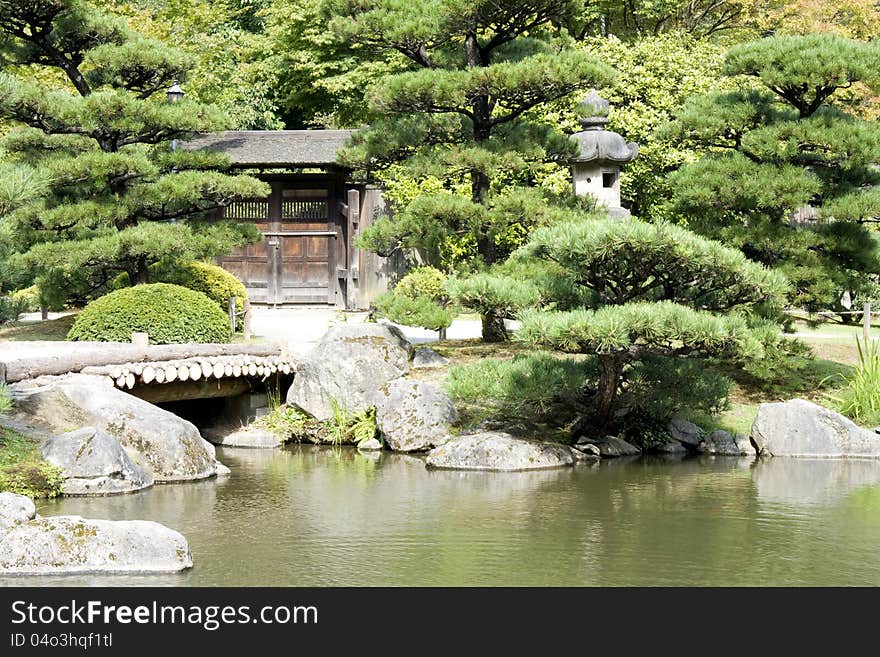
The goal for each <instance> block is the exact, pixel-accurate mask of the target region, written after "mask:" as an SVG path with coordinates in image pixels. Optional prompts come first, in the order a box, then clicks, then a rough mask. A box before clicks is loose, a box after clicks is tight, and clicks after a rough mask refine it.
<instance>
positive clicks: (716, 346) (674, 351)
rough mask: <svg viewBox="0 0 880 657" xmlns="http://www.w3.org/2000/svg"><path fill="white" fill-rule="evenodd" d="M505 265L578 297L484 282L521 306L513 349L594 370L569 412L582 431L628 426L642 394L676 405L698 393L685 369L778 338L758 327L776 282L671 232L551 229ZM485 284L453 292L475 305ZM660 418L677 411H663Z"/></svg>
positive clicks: (655, 227) (511, 282)
mask: <svg viewBox="0 0 880 657" xmlns="http://www.w3.org/2000/svg"><path fill="white" fill-rule="evenodd" d="M512 260H523V261H526V262H528V261H536V262H538V263H544V264H545V266H549V267H551V268H552V269H553V270H554V271H555V273H556V275H555V276H554V277H553V278H545V279H544V280H553V281H555V284H556V285H559V281H564V282H565V283H566V284H567V286H568V287H569V288H570V289H574V290H577V291H578V293H579V295H578V296H572V295H571V294H570V293H569V294H568V297H567V298H566V297H564V296H560V295H559V294H558V293H557V292H555V291H553V290H552V289H547V288H546V285H545V283H544V282H542V279H541V278H540V277H539V278H532V279H513V278H510V277H507V276H503V275H502V276H495V277H494V286H495V290H494V295H495V297H496V300H495V303H503V302H504V301H503V300H504V299H505V298H507V299H509V300H512V301H509V302H508V303H510V304H511V305H512V306H513V307H516V306H520V307H523V306H526V307H527V306H528V305H531V306H533V307H532V308H527V309H526V310H523V311H521V312H520V318H521V319H522V322H523V324H522V328H521V329H520V331H519V332H518V333H517V339H521V340H524V341H527V342H530V343H532V344H535V345H540V346H542V347H548V348H551V349H554V350H558V351H562V352H566V353H573V354H588V355H590V356H593V357H595V358H596V359H597V361H598V370H597V374H596V376H595V378H593V379H590V380H588V381H585V382H584V387H583V390H584V395H583V398H582V400H581V403H582V408H583V409H584V422H583V423H582V424H583V425H584V426H585V427H587V428H588V430H589V431H591V432H595V433H597V434H599V435H602V433H603V432H608V431H614V430H619V429H621V428H622V427H624V426H626V425H627V423H628V421H629V420H630V419H631V417H632V416H633V415H635V416H636V417H639V415H640V413H641V412H642V411H643V410H644V409H643V408H641V406H642V403H643V401H640V400H645V399H647V398H649V397H651V395H647V394H646V391H648V390H653V391H657V390H662V391H665V393H664V395H665V397H667V398H668V399H669V400H672V399H676V400H680V399H681V398H682V396H683V395H682V394H681V393H682V389H683V388H684V387H685V386H684V382H687V381H690V382H691V383H690V384H688V386H687V387H689V388H691V389H694V388H699V386H698V385H697V383H696V382H697V379H698V378H699V374H700V371H701V369H702V366H701V365H700V364H699V363H694V361H693V360H692V359H694V358H702V357H714V358H727V359H736V358H741V357H744V356H747V355H755V354H756V353H757V352H759V351H760V350H761V348H762V344H763V343H764V342H766V335H764V334H765V333H766V332H768V331H770V332H773V333H778V328H776V327H775V326H774V325H773V324H772V322H771V323H769V324H768V323H767V322H768V321H769V320H763V319H761V318H762V317H772V316H773V314H774V313H775V312H777V311H778V308H779V306H780V305H781V302H782V299H783V296H784V292H785V288H786V284H785V281H784V279H783V278H782V277H781V276H780V275H779V274H777V273H776V272H773V271H771V270H768V269H765V268H764V267H762V266H761V265H759V264H757V263H754V262H751V261H749V260H748V259H746V257H745V256H744V255H743V254H742V253H741V252H739V251H737V250H735V249H731V248H729V247H725V246H723V245H721V244H719V243H718V242H714V241H711V240H707V239H705V238H703V237H700V236H697V235H694V234H693V233H691V232H690V231H688V230H686V229H684V228H681V227H678V226H674V225H671V224H665V223H658V224H648V223H644V222H641V221H637V220H635V219H632V220H624V221H619V220H611V219H599V220H597V219H581V220H578V221H571V222H566V223H561V224H558V225H556V226H550V227H547V228H542V229H540V230H537V231H536V232H535V233H533V235H532V237H531V239H530V240H529V242H528V243H527V244H526V245H525V246H524V247H523V248H522V249H521V250H520V251H519V252H517V254H515V255H514V256H513V258H512ZM486 285H487V281H486V280H475V281H474V280H471V281H464V282H463V283H461V284H460V292H463V293H470V294H472V295H476V294H477V293H478V292H479V289H480V288H481V287H485V286H486ZM530 289H531V292H530V291H529V290H530ZM536 289H537V292H538V293H537V294H536V293H535V290H536ZM456 296H457V298H459V299H461V298H462V297H463V296H464V295H463V294H459V295H456ZM530 296H531V299H532V300H531V302H530V303H529V297H530ZM673 383H674V384H675V385H674V386H673V385H672V384H673ZM661 396H662V395H661ZM656 397H657V395H656V393H654V394H653V398H654V399H655V401H656ZM654 407H655V409H656V407H657V404H654ZM663 408H664V409H665V412H674V411H675V410H680V409H677V408H676V407H675V404H673V403H670V402H669V401H667V402H665V403H664V405H663Z"/></svg>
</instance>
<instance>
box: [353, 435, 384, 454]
mask: <svg viewBox="0 0 880 657" xmlns="http://www.w3.org/2000/svg"><path fill="white" fill-rule="evenodd" d="M357 448H358V449H360V450H363V451H365V452H374V451H377V450H380V449H382V443H380V442H379V441H378V440H376V439H375V438H370V439H369V440H364V441H363V442H360V443H358V444H357Z"/></svg>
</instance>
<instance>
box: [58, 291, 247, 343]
mask: <svg viewBox="0 0 880 657" xmlns="http://www.w3.org/2000/svg"><path fill="white" fill-rule="evenodd" d="M133 331H145V332H147V333H149V335H150V342H151V343H152V344H174V343H186V342H229V341H230V340H231V339H232V329H231V328H230V326H229V318H228V317H227V316H226V315H225V314H224V313H223V312H222V311H221V310H220V309H219V308H218V307H217V304H215V303H214V302H213V301H211V300H210V299H209V298H208V297H207V296H205V295H204V294H202V293H201V292H196V291H195V290H190V289H187V288H185V287H181V286H180V285H170V284H168V283H151V284H149V285H136V286H134V287H129V288H125V289H122V290H116V291H115V292H111V293H110V294H107V295H105V296H103V297H101V298H99V299H96V300H95V301H92V302H91V303H90V304H89V305H88V306H86V307H85V308H84V309H83V311H82V312H81V313H80V314H79V315H78V316H77V318H76V321H75V322H74V323H73V326H72V327H71V329H70V332H69V333H68V334H67V339H68V340H96V341H99V342H129V341H130V340H131V334H132V332H133Z"/></svg>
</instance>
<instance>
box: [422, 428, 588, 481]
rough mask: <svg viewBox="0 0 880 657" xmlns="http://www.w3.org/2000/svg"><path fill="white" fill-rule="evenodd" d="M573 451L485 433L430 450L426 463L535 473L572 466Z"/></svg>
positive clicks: (459, 467) (441, 466)
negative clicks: (545, 469) (534, 471)
mask: <svg viewBox="0 0 880 657" xmlns="http://www.w3.org/2000/svg"><path fill="white" fill-rule="evenodd" d="M572 451H573V450H572V449H571V448H570V447H568V446H567V445H560V444H558V443H540V442H536V441H532V440H523V439H522V438H514V437H513V436H511V435H510V434H506V433H501V432H497V431H487V432H485V433H476V434H470V435H466V436H459V437H458V438H454V439H452V440H450V441H449V442H447V443H445V444H443V445H441V446H440V447H437V448H435V449H433V450H431V452H430V453H428V457H427V459H426V461H425V462H426V463H427V465H429V466H432V467H435V468H447V469H453V470H500V471H514V470H538V469H543V468H558V467H562V466H568V465H572V464H573V463H574V461H575V458H574V455H573V454H572Z"/></svg>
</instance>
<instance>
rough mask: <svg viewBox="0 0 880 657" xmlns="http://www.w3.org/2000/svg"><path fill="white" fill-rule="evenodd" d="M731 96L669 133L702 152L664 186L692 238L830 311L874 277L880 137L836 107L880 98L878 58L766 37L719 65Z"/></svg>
mask: <svg viewBox="0 0 880 657" xmlns="http://www.w3.org/2000/svg"><path fill="white" fill-rule="evenodd" d="M725 73H726V74H727V75H728V76H740V77H738V78H737V79H738V80H740V88H739V89H738V90H736V91H732V92H721V93H713V94H708V95H704V96H700V97H697V98H694V99H693V100H692V101H691V102H689V103H688V104H687V105H685V107H684V108H683V109H682V110H681V111H680V112H679V113H678V115H677V118H676V121H675V122H674V123H673V124H672V126H671V128H670V130H669V133H670V134H671V135H673V136H674V137H677V138H679V139H682V140H683V141H684V142H685V143H688V144H694V145H697V146H700V147H704V148H711V149H712V150H713V152H712V153H711V154H709V155H707V156H706V157H704V158H703V159H701V160H699V161H697V162H694V163H692V164H687V165H685V166H683V167H682V168H681V169H680V170H678V171H677V172H675V173H674V174H673V175H672V177H671V182H672V185H673V188H674V204H675V208H676V210H677V211H678V212H680V213H682V214H683V215H684V216H686V217H688V221H689V225H690V226H691V227H692V228H693V229H694V230H697V231H698V232H700V233H702V234H704V235H707V236H710V237H713V238H717V239H720V240H721V241H723V242H725V243H726V244H729V245H731V246H735V247H737V248H739V249H741V250H742V251H743V252H744V253H745V254H746V255H747V256H748V257H749V258H751V259H753V260H756V261H758V262H761V263H764V264H766V265H768V266H774V267H779V268H780V269H781V271H782V272H783V273H784V274H785V275H786V277H787V278H788V279H789V280H790V281H791V282H792V284H793V290H792V292H793V296H792V301H793V303H795V304H797V305H798V306H803V307H805V308H808V309H811V310H818V309H822V308H837V309H840V308H841V300H842V298H843V295H844V293H845V292H849V294H850V295H859V294H863V293H865V292H866V291H867V290H869V289H870V288H871V277H872V276H875V275H876V274H878V273H880V252H878V242H877V239H876V233H875V232H874V231H872V230H869V225H870V224H871V223H876V222H877V221H878V220H880V195H878V194H877V193H876V189H875V186H876V185H877V184H878V183H880V172H878V170H877V168H876V163H877V162H880V126H878V124H877V123H876V122H874V121H865V120H861V119H859V118H858V117H857V116H855V115H853V114H851V113H847V112H845V111H844V110H843V109H842V108H841V107H839V106H837V105H835V102H834V101H835V98H836V97H837V94H838V93H839V92H840V91H841V90H845V89H848V88H850V87H851V86H852V85H854V84H856V83H861V84H864V85H866V86H868V87H870V88H873V89H878V88H880V49H878V47H877V46H876V44H867V43H860V42H857V41H851V40H848V39H844V38H841V37H835V36H829V35H809V36H777V37H771V38H766V39H762V40H759V41H755V42H752V43H748V44H743V45H740V46H737V47H735V48H733V49H731V50H730V51H729V52H728V54H727V57H726V63H725Z"/></svg>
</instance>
